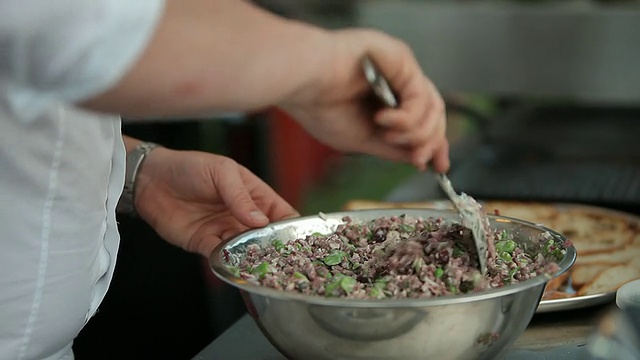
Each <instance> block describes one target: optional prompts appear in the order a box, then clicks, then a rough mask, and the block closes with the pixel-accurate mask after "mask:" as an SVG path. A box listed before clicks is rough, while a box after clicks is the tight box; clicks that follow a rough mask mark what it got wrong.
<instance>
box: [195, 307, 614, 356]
mask: <svg viewBox="0 0 640 360" xmlns="http://www.w3.org/2000/svg"><path fill="white" fill-rule="evenodd" d="M610 306H612V305H610V304H609V305H604V306H598V307H590V308H584V309H578V310H570V311H562V312H555V313H544V314H537V315H535V316H534V318H533V320H532V321H531V323H530V324H529V327H528V328H527V330H525V332H524V334H523V335H522V336H521V337H520V338H519V339H518V341H517V342H516V343H515V344H514V346H513V347H511V348H510V349H508V350H507V351H506V353H505V354H504V356H503V357H502V359H503V360H534V359H535V360H545V359H549V360H551V359H554V360H555V359H565V360H573V359H576V360H577V359H580V360H584V359H588V358H589V354H588V352H587V347H586V345H587V341H588V338H589V336H590V335H591V334H592V333H593V332H594V329H595V326H596V324H597V323H598V320H599V317H600V316H601V314H603V313H605V312H606V311H607V310H608V309H609V307H610ZM214 359H224V360H245V359H253V360H286V358H285V357H284V356H283V355H282V354H280V353H279V352H278V351H277V350H276V349H275V348H274V347H273V346H271V344H270V343H269V341H268V340H267V339H266V338H265V337H264V336H263V335H262V333H261V332H260V329H259V328H258V327H257V326H256V324H255V322H254V321H253V320H252V319H251V318H250V317H249V316H248V315H245V316H244V317H242V318H241V319H240V320H239V321H238V322H237V323H236V324H234V325H233V326H232V327H231V328H229V329H228V330H227V331H226V332H225V333H223V334H222V335H221V336H220V337H218V338H217V339H216V340H215V341H213V342H212V343H211V344H210V345H209V346H207V347H206V348H205V349H203V350H202V351H201V352H200V353H199V354H198V355H197V356H196V357H194V358H193V360H214Z"/></svg>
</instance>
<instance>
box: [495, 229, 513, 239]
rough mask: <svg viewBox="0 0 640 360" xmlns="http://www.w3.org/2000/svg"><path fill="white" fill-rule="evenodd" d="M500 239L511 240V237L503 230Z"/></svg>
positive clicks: (499, 235)
mask: <svg viewBox="0 0 640 360" xmlns="http://www.w3.org/2000/svg"><path fill="white" fill-rule="evenodd" d="M498 239H499V240H510V239H511V235H510V234H509V233H508V232H507V231H506V230H502V231H501V232H500V234H498Z"/></svg>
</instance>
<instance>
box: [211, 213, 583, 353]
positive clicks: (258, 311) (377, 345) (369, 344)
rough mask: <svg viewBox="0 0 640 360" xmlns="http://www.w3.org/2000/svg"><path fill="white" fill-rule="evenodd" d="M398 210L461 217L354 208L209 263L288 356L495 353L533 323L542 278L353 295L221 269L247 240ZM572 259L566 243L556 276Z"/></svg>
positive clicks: (520, 235) (527, 229)
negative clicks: (442, 291)
mask: <svg viewBox="0 0 640 360" xmlns="http://www.w3.org/2000/svg"><path fill="white" fill-rule="evenodd" d="M401 214H406V215H407V216H412V217H422V218H428V217H442V218H444V219H445V220H449V221H457V220H458V219H459V218H458V215H457V214H456V213H454V212H451V211H447V210H431V209H394V210H389V209H384V210H358V211H348V212H339V213H331V214H326V215H319V216H308V217H302V218H297V219H292V220H287V221H282V222H278V223H274V224H271V225H269V226H268V227H265V228H262V229H255V230H250V231H247V232H245V233H242V234H240V235H238V236H236V237H234V238H233V239H231V240H229V241H227V242H224V243H223V244H220V245H219V246H218V247H216V249H215V250H214V252H213V253H212V256H211V266H212V269H213V272H214V273H215V274H216V275H217V276H218V277H219V278H220V279H222V280H223V281H225V282H227V283H229V284H231V285H232V286H234V287H236V288H238V289H239V290H240V292H241V294H242V296H243V298H244V300H245V304H246V306H247V309H248V310H249V313H250V314H251V316H252V317H253V319H254V320H255V321H256V323H257V324H258V326H259V327H260V329H261V330H262V332H263V333H264V335H265V336H266V337H267V338H268V339H269V341H270V342H271V343H272V344H273V345H274V346H275V347H276V348H277V349H278V350H279V351H280V352H282V353H283V354H284V355H285V356H287V357H288V358H290V359H299V360H315V359H322V360H325V359H326V360H342V359H345V360H346V359H380V360H393V359H397V360H413V359H421V360H423V359H438V360H445V359H456V360H460V359H495V358H497V357H498V355H499V354H500V353H501V352H502V351H503V350H505V349H506V348H507V347H508V346H510V345H512V344H513V343H514V342H515V341H516V339H517V338H518V337H519V336H520V335H521V334H522V332H523V331H524V330H525V328H526V327H527V325H528V324H529V322H530V321H531V318H532V317H533V314H534V313H535V310H536V307H537V306H538V303H539V301H540V299H541V297H542V294H543V291H544V287H545V285H546V283H547V281H548V280H549V279H548V278H547V277H543V276H540V277H537V278H534V279H531V280H527V281H524V282H521V283H518V284H515V285H511V286H506V287H503V288H500V289H492V290H489V291H485V292H480V293H473V294H466V295H458V296H447V297H437V298H428V299H396V300H391V299H381V300H354V299H342V298H325V297H321V296H310V295H303V294H299V293H294V292H286V291H279V290H275V289H271V288H267V287H263V286H259V285H254V284H252V283H249V282H247V281H245V280H243V279H240V278H238V277H235V276H234V275H233V274H232V273H231V272H230V271H229V270H228V269H227V268H226V266H225V264H228V263H227V260H226V259H227V257H226V256H229V254H231V256H232V257H233V256H241V255H242V253H243V251H244V250H245V249H246V246H247V245H249V244H253V243H260V244H268V243H270V242H271V241H272V240H273V239H276V238H277V239H280V240H282V241H284V242H286V241H290V240H295V239H298V238H301V237H305V236H306V235H310V234H312V233H314V232H320V233H324V234H328V233H330V232H332V231H334V230H335V228H336V227H337V225H339V224H341V223H342V220H341V219H342V218H343V217H344V216H347V215H348V216H351V217H352V218H353V219H362V220H368V219H373V218H376V217H380V216H392V215H397V216H399V215H401ZM490 221H491V225H492V226H493V227H494V228H496V229H498V230H502V229H506V230H508V231H510V232H512V233H514V234H516V241H517V242H520V243H525V242H528V241H530V240H531V239H532V238H537V237H538V236H539V235H540V234H541V233H543V232H545V231H547V232H549V233H550V234H551V235H552V237H553V238H554V239H555V241H557V242H558V243H563V242H564V241H565V239H564V238H563V237H562V236H561V235H560V234H558V233H556V232H555V231H553V230H550V229H547V228H545V227H543V226H539V225H535V224H533V223H529V222H526V221H521V220H516V219H512V218H508V217H502V216H491V217H490ZM227 251H228V253H227ZM225 254H226V255H225ZM575 258H576V252H575V249H574V248H573V247H572V246H570V247H568V249H567V251H566V255H565V258H564V259H563V260H562V261H561V262H560V263H559V265H560V270H559V271H558V273H557V274H555V276H558V275H560V274H562V273H563V272H565V271H567V269H569V267H571V265H572V264H573V262H574V261H575ZM247 346H250V344H248V345H247Z"/></svg>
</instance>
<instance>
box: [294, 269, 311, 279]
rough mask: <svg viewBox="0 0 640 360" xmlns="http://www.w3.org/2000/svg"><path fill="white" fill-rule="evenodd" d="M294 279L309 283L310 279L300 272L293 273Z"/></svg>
mask: <svg viewBox="0 0 640 360" xmlns="http://www.w3.org/2000/svg"><path fill="white" fill-rule="evenodd" d="M293 277H294V278H296V279H301V280H306V281H309V279H308V278H307V276H306V275H305V274H303V273H301V272H298V271H296V272H294V273H293Z"/></svg>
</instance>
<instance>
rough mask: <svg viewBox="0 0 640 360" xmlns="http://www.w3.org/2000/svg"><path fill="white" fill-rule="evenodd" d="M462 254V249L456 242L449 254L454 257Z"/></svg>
mask: <svg viewBox="0 0 640 360" xmlns="http://www.w3.org/2000/svg"><path fill="white" fill-rule="evenodd" d="M462 255H464V249H463V248H462V247H461V246H460V245H458V244H456V245H455V246H454V247H453V251H452V252H451V256H453V257H454V258H459V257H462Z"/></svg>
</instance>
